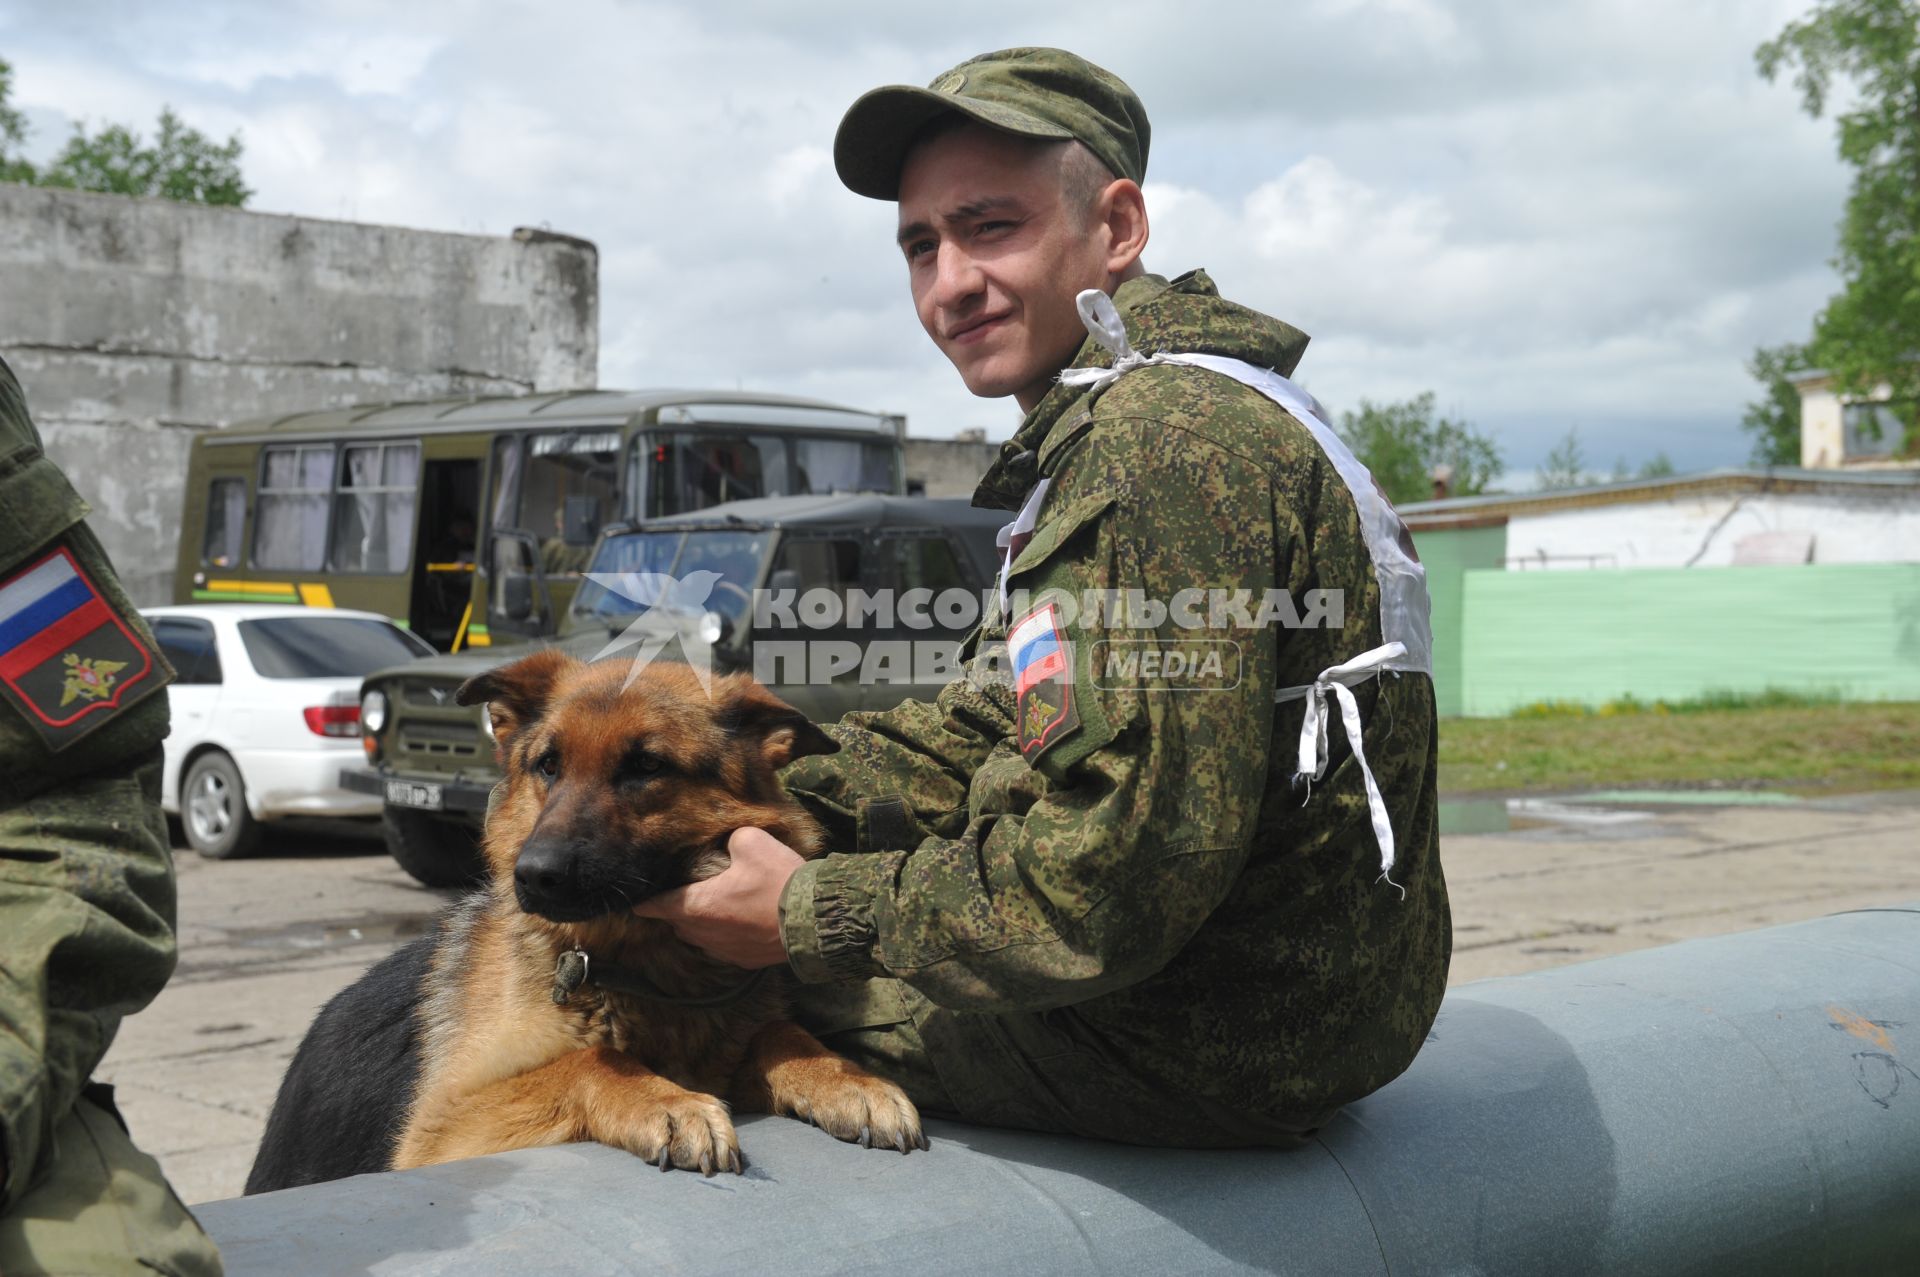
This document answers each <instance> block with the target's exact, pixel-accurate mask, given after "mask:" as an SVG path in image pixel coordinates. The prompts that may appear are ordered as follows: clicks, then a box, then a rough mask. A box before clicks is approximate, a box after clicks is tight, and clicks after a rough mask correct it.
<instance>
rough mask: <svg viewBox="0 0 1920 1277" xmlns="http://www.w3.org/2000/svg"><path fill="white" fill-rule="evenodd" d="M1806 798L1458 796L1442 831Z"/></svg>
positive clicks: (1703, 793) (1580, 822)
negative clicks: (1631, 808) (1638, 808)
mask: <svg viewBox="0 0 1920 1277" xmlns="http://www.w3.org/2000/svg"><path fill="white" fill-rule="evenodd" d="M1804 801H1805V800H1804V799H1802V798H1801V797H1799V796H1798V795H1795V794H1786V793H1781V792H1779V791H1777V790H1769V789H1601V790H1595V791H1593V792H1591V793H1585V794H1568V795H1565V796H1563V797H1558V798H1456V799H1442V800H1441V802H1440V832H1441V834H1442V835H1458V834H1504V833H1512V832H1514V831H1517V830H1522V829H1546V828H1551V827H1556V826H1557V827H1561V828H1565V827H1568V826H1573V827H1577V828H1588V829H1596V828H1606V827H1615V826H1624V825H1632V824H1638V823H1641V822H1643V821H1648V820H1652V819H1655V815H1654V813H1653V812H1649V811H1632V810H1622V807H1624V806H1643V807H1685V806H1696V807H1787V806H1793V805H1796V804H1799V803H1801V802H1804Z"/></svg>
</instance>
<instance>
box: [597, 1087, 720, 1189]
mask: <svg viewBox="0 0 1920 1277" xmlns="http://www.w3.org/2000/svg"><path fill="white" fill-rule="evenodd" d="M620 1146H621V1147H622V1148H624V1149H626V1150H627V1151H628V1152H630V1153H633V1154H635V1155H636V1156H638V1157H642V1158H644V1159H646V1160H647V1161H649V1162H652V1163H653V1164H654V1165H655V1166H658V1167H659V1168H660V1169H661V1170H663V1171H664V1170H667V1169H669V1168H671V1167H675V1166H677V1167H679V1168H680V1169H681V1170H683V1171H699V1172H700V1173H701V1174H702V1175H712V1174H713V1173H714V1172H715V1171H732V1172H733V1173H734V1174H736V1175H738V1174H740V1172H741V1171H742V1169H743V1168H744V1167H743V1163H742V1162H741V1160H740V1140H739V1137H738V1136H736V1135H735V1134H734V1130H733V1119H732V1118H731V1117H730V1116H729V1115H728V1113H727V1106H726V1105H724V1104H722V1103H721V1102H720V1101H719V1100H717V1099H715V1098H714V1097H713V1096H711V1095H700V1094H696V1093H694V1092H688V1093H686V1094H684V1095H680V1096H676V1097H674V1098H672V1099H668V1100H664V1101H662V1102H661V1103H660V1104H658V1105H656V1106H652V1107H650V1108H648V1109H647V1110H645V1111H644V1112H643V1113H641V1114H640V1116H639V1120H638V1122H637V1123H636V1125H635V1128H634V1129H633V1130H632V1131H630V1132H628V1134H627V1137H626V1138H624V1139H622V1140H621V1141H620Z"/></svg>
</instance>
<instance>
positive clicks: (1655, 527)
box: [1507, 483, 1920, 569]
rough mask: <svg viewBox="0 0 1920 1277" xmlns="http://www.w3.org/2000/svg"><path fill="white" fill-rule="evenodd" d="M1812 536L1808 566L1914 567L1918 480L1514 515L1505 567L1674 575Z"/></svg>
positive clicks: (1919, 520)
mask: <svg viewBox="0 0 1920 1277" xmlns="http://www.w3.org/2000/svg"><path fill="white" fill-rule="evenodd" d="M1770 532H1771V533H1800V534H1805V535H1810V536H1811V537H1812V538H1813V562H1815V563H1902V562H1907V563H1910V562H1916V561H1920V483H1917V484H1914V485H1913V486H1912V487H1911V488H1905V489H1898V488H1896V489H1892V490H1886V489H1877V490H1863V491H1861V492H1857V493H1846V494H1844V495H1827V494H1823V493H1748V494H1742V495H1729V494H1724V493H1721V494H1714V495H1710V496H1698V495H1695V496H1680V497H1676V498H1674V499H1672V500H1668V501H1644V502H1633V503H1631V504H1627V503H1622V504H1618V505H1606V506H1593V507H1589V508H1586V509H1574V510H1555V511H1551V512H1549V513H1546V514H1538V515H1525V514H1515V515H1514V516H1513V517H1512V520H1511V521H1510V522H1509V523H1508V525H1507V554H1508V555H1509V556H1510V557H1509V563H1508V566H1509V567H1513V568H1516V569H1539V568H1549V569H1553V568H1569V569H1587V568H1596V567H1597V568H1677V567H1685V566H1687V564H1688V562H1689V561H1690V560H1693V559H1694V556H1695V555H1699V558H1698V561H1697V562H1695V563H1694V566H1696V567H1720V566H1724V565H1727V564H1730V563H1732V562H1733V559H1734V547H1735V546H1736V545H1738V544H1739V543H1740V541H1741V540H1742V539H1744V538H1746V537H1749V536H1753V535H1755V534H1758V533H1770Z"/></svg>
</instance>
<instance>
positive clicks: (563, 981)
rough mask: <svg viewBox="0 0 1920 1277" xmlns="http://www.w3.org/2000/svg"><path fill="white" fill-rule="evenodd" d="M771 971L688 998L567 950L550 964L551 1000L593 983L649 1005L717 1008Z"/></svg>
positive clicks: (763, 970) (563, 999) (580, 952)
mask: <svg viewBox="0 0 1920 1277" xmlns="http://www.w3.org/2000/svg"><path fill="white" fill-rule="evenodd" d="M772 969H773V968H771V967H762V968H761V969H760V970H758V971H755V972H753V973H752V974H751V975H749V976H748V977H747V978H746V979H745V980H742V981H741V982H740V983H739V984H736V985H734V986H733V987H732V988H730V989H722V990H721V991H720V992H718V993H704V994H700V995H697V996H691V995H684V994H678V993H668V992H667V991H666V990H665V989H662V988H660V987H659V986H658V985H656V984H654V983H653V981H651V980H649V979H647V978H646V977H645V976H643V975H641V974H640V973H639V972H638V971H635V970H634V969H633V968H632V967H623V966H619V965H618V964H616V963H612V962H589V961H588V959H587V951H586V950H585V949H568V950H567V951H566V952H565V953H562V954H561V955H560V957H559V958H558V960H556V961H555V962H554V964H553V1000H554V1001H555V1002H556V1003H564V1002H566V1001H567V1000H568V999H569V998H571V997H573V994H574V991H575V990H576V989H578V988H579V987H580V986H581V985H583V984H594V985H598V986H599V987H600V988H602V989H611V990H612V991H613V992H615V993H624V994H627V995H628V996H629V997H635V998H645V999H647V1000H648V1001H650V1002H665V1003H667V1004H668V1005H669V1006H676V1007H718V1006H725V1005H726V1004H727V1003H729V1002H734V1001H738V1000H739V999H741V998H744V997H746V996H747V995H748V994H749V993H752V992H753V991H754V990H755V989H757V988H759V987H760V983H761V981H763V980H765V979H766V978H767V972H768V971H771V970H772ZM589 971H591V974H589Z"/></svg>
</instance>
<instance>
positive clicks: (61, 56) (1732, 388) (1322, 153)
mask: <svg viewBox="0 0 1920 1277" xmlns="http://www.w3.org/2000/svg"><path fill="white" fill-rule="evenodd" d="M1807 3H1808V0H1689V2H1685V3H1674V2H1673V0H1559V2H1556V3H1551V4H1541V3H1538V2H1537V0H1456V2H1453V3H1447V2H1444V0H1294V2H1290V3H1280V2H1275V0H1266V2H1263V3H1209V2H1207V0H1188V2H1187V3H1184V4H1168V3H1165V0H1155V2H1154V3H1138V2H1135V0H1103V2H1101V3H1053V4H1047V5H1039V4H1035V3H1033V2H1032V0H1022V2H1020V3H1013V2H1011V0H977V2H976V3H972V4H969V5H965V6H958V5H939V6H934V5H908V4H901V3H898V0H812V2H811V3H792V2H775V0H742V2H739V3H730V2H728V0H707V2H706V3H688V4H673V3H661V4H641V3H615V2H613V0H570V2H569V3H564V4H555V3H544V4H533V3H517V2H512V0H444V2H443V0H416V2H415V3H412V4H393V3H391V0H278V2H277V3H274V4H271V5H266V4H258V3H217V2H213V0H178V2H175V3H166V4H154V3H134V2H131V0H125V2H121V3H111V2H107V0H57V2H55V0H35V2H34V3H24V2H23V0H0V57H4V58H6V59H7V60H9V61H11V62H12V63H13V65H14V68H15V95H14V98H15V105H16V106H18V107H21V108H23V109H24V110H25V111H26V113H27V115H28V118H29V120H30V121H31V122H32V124H33V125H34V126H35V127H36V129H37V134H36V143H35V145H36V149H38V150H39V151H41V152H42V153H48V152H51V150H52V149H54V148H55V147H56V146H57V145H58V144H59V142H60V141H61V140H62V139H63V138H64V136H65V134H66V133H67V131H68V129H69V128H70V126H71V123H72V122H73V121H75V120H86V121H89V122H90V123H94V124H98V123H100V122H104V121H116V122H133V123H138V124H140V125H141V126H143V127H147V126H150V124H151V121H152V119H153V117H154V116H155V115H156V114H157V112H158V111H159V109H160V107H161V106H162V104H166V103H171V104H172V105H173V106H174V107H175V109H177V110H178V111H179V112H180V113H181V114H182V115H183V116H185V117H186V118H187V119H188V120H189V121H190V122H191V123H193V124H195V125H196V126H198V127H200V128H202V129H203V130H206V131H207V132H210V133H213V134H216V135H221V136H224V135H225V134H226V133H228V132H230V131H232V130H236V129H237V130H240V131H241V132H242V134H243V136H244V139H245V142H246V156H245V170H246V176H247V180H248V182H249V183H250V184H251V185H252V186H253V187H254V188H255V189H256V191H257V194H256V195H255V197H254V199H253V201H252V207H254V208H257V209H261V210H265V211H273V212H291V213H301V214H307V215H311V216H316V217H336V218H349V219H356V220H364V221H374V222H390V223H400V224H405V225H409V226H419V227H428V228H434V229H442V230H459V231H476V232H487V233H496V234H497V233H505V232H507V231H509V230H511V229H512V228H513V227H514V226H517V225H541V224H545V225H549V226H551V227H553V228H554V229H556V230H562V231H567V232H569V233H572V234H576V235H582V236H585V237H587V238H589V239H591V240H593V241H595V242H596V243H597V244H598V245H599V247H600V253H601V259H600V260H601V290H602V309H601V314H602V331H601V359H600V374H601V382H602V384H605V385H612V386H639V385H649V384H652V385H660V384H678V385H691V384H710V385H720V386H735V385H738V386H743V387H747V388H758V389H777V390H791V391H796V392H799V393H806V394H816V395H820V396H822V397H826V398H831V399H837V400H842V401H846V402H850V403H853V404H857V405H860V406H862V407H870V408H878V409H886V410H892V411H904V412H906V413H907V414H908V417H909V421H910V423H911V425H910V428H911V429H912V430H913V432H914V433H916V434H930V435H945V434H951V433H952V432H954V431H955V430H957V429H960V428H962V427H965V426H975V425H978V426H985V427H986V428H987V429H988V431H989V433H990V434H991V435H993V436H995V437H1001V436H1004V435H1005V434H1007V433H1008V432H1009V431H1010V430H1011V429H1012V427H1013V425H1014V424H1015V423H1016V422H1017V420H1018V410H1017V409H1016V408H1015V407H1014V406H1013V404H1012V401H1011V400H1005V401H984V400H977V399H974V398H972V397H971V396H969V395H968V394H967V393H966V391H965V390H964V388H962V387H961V385H960V384H959V381H958V379H957V378H956V377H955V376H954V375H953V373H952V371H951V369H950V368H949V367H948V365H947V364H946V363H945V361H944V360H943V359H942V358H941V357H940V356H939V354H938V353H937V352H936V351H935V350H934V349H933V347H932V346H931V344H930V343H928V341H927V340H926V338H925V337H924V335H922V334H921V332H920V330H919V328H918V325H917V324H916V322H915V321H914V318H913V314H912V309H911V306H910V303H909V300H908V296H907V289H906V275H905V268H904V266H903V264H902V263H901V261H900V259H899V256H898V253H897V251H896V250H895V249H894V248H893V246H892V243H891V240H892V234H891V232H892V226H893V216H892V207H891V206H890V205H882V204H877V203H874V202H872V201H868V200H863V199H860V198H859V197H856V196H853V195H851V194H848V193H847V192H846V191H844V190H843V189H842V188H841V187H840V186H839V184H838V182H837V181H836V179H835V178H834V176H833V169H832V164H831V161H830V158H829V148H830V146H831V143H832V137H833V131H834V127H835V125H836V124H837V123H838V120H839V117H840V113H841V112H842V111H843V110H844V109H845V107H846V106H847V104H848V103H849V102H851V101H852V100H853V98H854V97H856V96H857V95H858V94H859V93H860V92H862V91H864V90H865V89H868V88H871V87H873V86H875V85H877V84H881V83H887V82H900V81H905V82H913V83H924V82H926V81H928V80H931V79H932V78H933V77H934V76H935V75H936V74H938V73H939V72H940V71H942V70H944V69H946V68H947V67H948V66H950V65H952V64H954V63H956V62H958V61H960V60H961V59H963V58H965V57H967V56H970V55H971V54H974V53H978V52H982V51H985V50H987V49H992V48H998V47H1003V46H1007V45H1015V44H1054V45H1063V46H1066V47H1069V48H1072V49H1075V50H1076V51H1078V52H1080V53H1083V54H1085V55H1086V56H1088V57H1090V58H1092V59H1093V60H1094V61H1096V62H1099V63H1101V64H1102V65H1104V66H1106V67H1108V68H1109V69H1111V70H1113V71H1115V72H1117V73H1119V74H1120V75H1121V76H1123V77H1124V78H1125V79H1127V80H1128V81H1129V82H1130V83H1131V84H1132V85H1133V86H1134V88H1135V89H1136V90H1137V91H1138V92H1139V94H1140V96H1141V97H1142V98H1143V99H1144V101H1145V102H1146V105H1147V109H1148V112H1149V114H1150V116H1151V118H1152V120H1153V125H1154V135H1153V153H1152V161H1151V165H1150V170H1149V175H1148V181H1147V184H1146V189H1147V197H1148V205H1149V209H1150V213H1151V217H1152V224H1153V240H1152V243H1151V245H1150V247H1149V249H1148V256H1147V261H1148V265H1149V267H1150V268H1151V269H1154V270H1156V271H1160V272H1163V273H1167V274H1174V273H1178V272H1180V271H1184V270H1187V269H1189V268H1191V267H1194V266H1205V267H1207V268H1208V269H1209V270H1210V271H1211V272H1212V273H1213V275H1214V278H1215V279H1216V280H1217V281H1218V282H1219V283H1220V285H1221V287H1222V290H1223V291H1224V292H1226V293H1227V294H1228V295H1229V296H1231V297H1233V298H1234V299H1235V300H1238V301H1242V302H1244V303H1246V304H1248V305H1252V306H1255V307H1257V308H1259V309H1261V310H1265V311H1268V312H1270V313H1272V314H1274V315H1277V316H1280V317H1281V318H1284V319H1286V320H1288V321H1290V322H1292V323H1294V324H1296V325H1297V326H1299V327H1301V328H1303V329H1305V330H1306V331H1307V332H1309V333H1310V334H1312V335H1313V343H1312V345H1311V347H1310V348H1309V350H1308V352H1307V356H1306V359H1305V361H1304V362H1303V363H1302V364H1301V367H1300V369H1299V373H1298V378H1299V380H1301V381H1302V382H1304V383H1305V384H1306V385H1307V386H1308V387H1309V388H1310V389H1311V390H1312V391H1313V392H1314V393H1315V394H1316V395H1318V396H1319V397H1320V399H1321V400H1322V401H1323V402H1325V403H1326V404H1327V405H1328V406H1329V407H1331V408H1333V409H1335V410H1336V411H1337V410H1341V409H1345V408H1350V407H1352V406H1354V405H1355V404H1356V403H1357V401H1358V400H1359V399H1360V398H1361V397H1363V396H1365V397H1370V398H1374V399H1392V398H1401V397H1405V396H1409V395H1412V394H1415V393H1417V392H1419V391H1421V390H1426V389H1431V390H1433V391H1434V392H1435V393H1436V394H1437V396H1438V398H1439V402H1440V405H1441V407H1442V409H1443V410H1444V411H1447V412H1448V413H1450V414H1454V415H1458V416H1463V417H1465V418H1468V419H1470V420H1472V421H1474V422H1475V423H1477V424H1479V425H1480V426H1481V427H1483V428H1485V429H1487V430H1489V431H1490V432H1492V433H1493V434H1494V435H1495V437H1496V438H1497V440H1498V441H1499V442H1500V444H1501V445H1502V447H1503V449H1504V450H1505V452H1506V455H1507V459H1508V464H1509V468H1510V469H1511V470H1514V471H1525V470H1528V469H1530V468H1531V467H1533V466H1534V465H1536V464H1537V463H1538V462H1539V461H1540V459H1541V458H1542V456H1543V455H1544V454H1545V453H1546V451H1547V449H1548V448H1549V447H1551V446H1552V444H1553V443H1554V442H1555V441H1556V440H1557V439H1559V438H1560V437H1562V436H1564V435H1565V433H1566V432H1567V430H1568V429H1569V428H1571V427H1577V428H1578V430H1579V431H1580V435H1581V438H1582V441H1583V444H1584V446H1585V449H1586V452H1587V455H1588V458H1589V460H1590V462H1591V463H1593V464H1594V465H1596V466H1598V467H1602V468H1610V467H1611V466H1612V465H1613V464H1614V463H1615V461H1616V460H1619V459H1625V460H1626V461H1628V462H1629V463H1638V462H1639V461H1641V460H1643V459H1645V458H1647V457H1650V456H1652V455H1653V454H1654V453H1655V452H1656V451H1661V450H1664V451H1665V452H1667V453H1668V455H1669V456H1670V457H1671V458H1672V459H1673V460H1674V462H1675V463H1676V464H1678V465H1679V466H1680V467H1681V468H1682V469H1693V468H1701V467H1706V466H1711V465H1717V464H1732V463H1737V462H1738V461H1740V460H1741V459H1743V458H1744V456H1745V455H1746V451H1747V444H1746V441H1745V439H1744V438H1743V437H1742V436H1741V435H1740V433H1739V431H1738V427H1737V422H1738V420H1739V417H1740V413H1741V410H1742V407H1743V405H1744V404H1745V403H1746V402H1747V401H1748V400H1749V399H1750V398H1752V397H1754V393H1755V391H1754V387H1753V383H1752V382H1751V381H1750V379H1749V378H1748V377H1747V375H1746V373H1745V371H1744V368H1743V362H1744V360H1745V359H1746V358H1747V356H1748V355H1749V353H1750V352H1751V350H1752V348H1753V347H1754V346H1755V345H1757V344H1762V343H1768V344H1770V343H1773V342H1777V341H1782V340H1787V339H1794V338H1800V337H1804V335H1805V334H1806V331H1807V328H1808V325H1809V322H1810V319H1811V317H1812V315H1813V314H1814V312H1815V311H1816V310H1817V309H1818V308H1819V306H1820V305H1821V304H1822V303H1823V302H1824V301H1825V299H1826V298H1827V297H1828V296H1829V295H1830V294H1831V293H1832V291H1833V289H1834V286H1835V283H1834V278H1833V274H1832V271H1831V269H1830V267H1829V266H1828V264H1827V263H1828V259H1829V258H1830V257H1831V256H1832V253H1833V242H1834V227H1835V223H1836V221H1837V219H1838V217H1839V214H1840V209H1841V203H1842V200H1843V198H1844V195H1845V189H1846V172H1845V170H1844V169H1842V168H1841V166H1840V165H1839V164H1838V162H1837V161H1836V160H1835V159H1834V156H1833V141H1832V134H1831V124H1830V122H1827V121H1819V122H1815V121H1811V120H1808V119H1806V118H1805V117H1804V116H1802V115H1801V114H1800V113H1799V112H1798V109H1797V101H1796V98H1795V96H1794V94H1793V92H1792V90H1791V89H1790V88H1789V87H1788V86H1786V85H1784V84H1778V85H1769V84H1767V83H1766V82H1764V81H1762V80H1761V79H1760V78H1759V77H1758V76H1757V75H1756V74H1755V72H1754V69H1753V60H1752V52H1753V47H1754V45H1755V44H1757V43H1758V42H1759V41H1761V40H1763V39H1765V38H1767V37H1769V36H1771V35H1772V34H1774V33H1775V32H1777V31H1778V30H1779V28H1780V27H1781V26H1782V25H1783V24H1784V23H1785V22H1786V21H1787V20H1788V19H1789V18H1791V17H1793V16H1794V15H1795V14H1797V13H1798V12H1800V11H1802V10H1803V9H1805V8H1806V7H1807ZM1514 478H1516V479H1519V478H1521V476H1519V475H1515V476H1514ZM1522 481H1524V480H1522Z"/></svg>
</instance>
